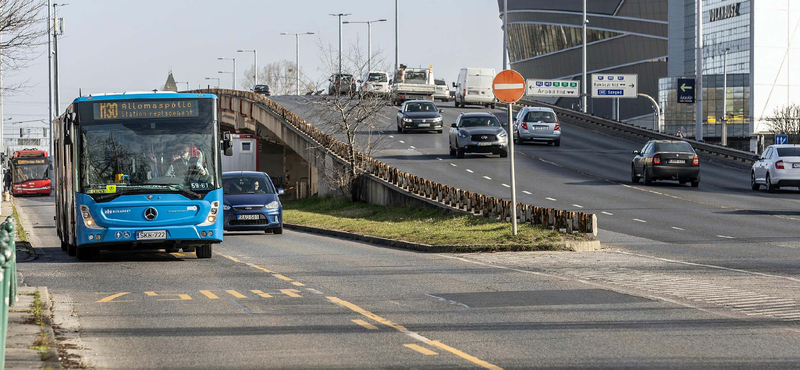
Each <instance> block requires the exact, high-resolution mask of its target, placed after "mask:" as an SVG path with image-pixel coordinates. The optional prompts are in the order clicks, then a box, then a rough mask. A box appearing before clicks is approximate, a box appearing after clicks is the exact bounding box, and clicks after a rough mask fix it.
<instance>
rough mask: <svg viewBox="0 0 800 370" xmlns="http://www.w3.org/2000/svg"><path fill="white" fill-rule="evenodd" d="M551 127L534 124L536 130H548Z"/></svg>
mask: <svg viewBox="0 0 800 370" xmlns="http://www.w3.org/2000/svg"><path fill="white" fill-rule="evenodd" d="M549 128H550V127H549V126H533V129H534V130H547V129H549Z"/></svg>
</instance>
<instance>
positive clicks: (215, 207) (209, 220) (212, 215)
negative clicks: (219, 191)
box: [197, 201, 219, 226]
mask: <svg viewBox="0 0 800 370" xmlns="http://www.w3.org/2000/svg"><path fill="white" fill-rule="evenodd" d="M218 212H219V202H217V201H214V202H211V209H209V210H208V214H207V215H206V220H205V221H203V223H201V224H198V225H197V226H211V225H213V224H214V222H216V221H217V213H218Z"/></svg>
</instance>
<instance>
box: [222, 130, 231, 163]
mask: <svg viewBox="0 0 800 370" xmlns="http://www.w3.org/2000/svg"><path fill="white" fill-rule="evenodd" d="M222 153H223V154H224V155H225V156H228V157H230V156H232V155H233V139H231V133H230V132H228V131H225V132H224V133H223V134H222Z"/></svg>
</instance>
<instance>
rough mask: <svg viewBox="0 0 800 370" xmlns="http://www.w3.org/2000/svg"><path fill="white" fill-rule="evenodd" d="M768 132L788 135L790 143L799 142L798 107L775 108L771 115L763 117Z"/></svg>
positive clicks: (795, 105) (799, 123)
mask: <svg viewBox="0 0 800 370" xmlns="http://www.w3.org/2000/svg"><path fill="white" fill-rule="evenodd" d="M764 120H765V121H766V122H767V128H768V129H769V131H770V132H771V133H773V134H776V135H788V136H789V142H790V143H798V142H800V105H797V104H794V103H792V104H789V105H785V106H782V107H777V108H775V110H774V111H772V115H771V116H768V117H764Z"/></svg>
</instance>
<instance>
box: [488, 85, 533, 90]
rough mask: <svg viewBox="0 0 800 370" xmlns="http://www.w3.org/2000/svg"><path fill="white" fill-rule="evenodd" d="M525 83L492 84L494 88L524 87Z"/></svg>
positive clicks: (510, 88) (511, 88)
mask: <svg viewBox="0 0 800 370" xmlns="http://www.w3.org/2000/svg"><path fill="white" fill-rule="evenodd" d="M524 88H525V84H494V89H495V90H513V89H524Z"/></svg>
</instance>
